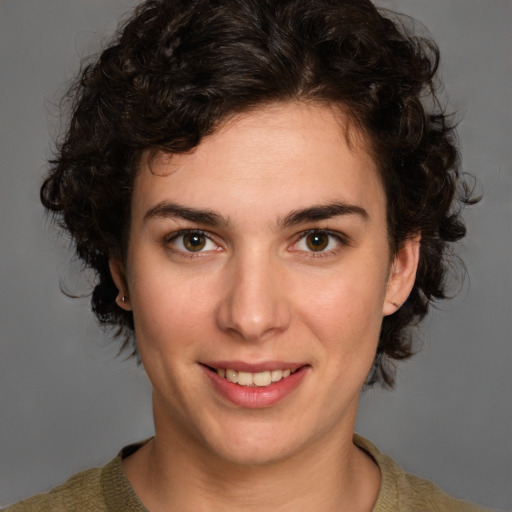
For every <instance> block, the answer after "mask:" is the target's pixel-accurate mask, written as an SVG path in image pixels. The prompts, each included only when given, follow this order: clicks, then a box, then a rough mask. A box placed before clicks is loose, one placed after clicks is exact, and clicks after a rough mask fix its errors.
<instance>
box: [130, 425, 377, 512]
mask: <svg viewBox="0 0 512 512" xmlns="http://www.w3.org/2000/svg"><path fill="white" fill-rule="evenodd" d="M167 426H168V425H161V427H162V428H160V429H159V428H158V423H157V428H156V431H157V435H156V436H155V438H154V439H153V440H152V441H151V442H150V443H148V444H147V445H146V446H144V447H143V448H141V449H140V450H139V451H137V452H136V453H135V454H134V455H132V456H131V457H129V458H128V459H126V460H125V462H124V468H125V471H126V474H127V476H128V479H129V480H130V482H131V484H132V486H133V487H134V490H135V492H136V493H137V494H138V496H139V497H140V499H141V501H142V502H143V503H144V505H145V506H146V508H147V509H148V510H149V511H150V512H161V511H162V512H163V511H165V512H174V511H176V512H177V511H180V512H184V511H189V510H190V511H192V510H194V511H195V510H201V511H204V512H210V511H218V510H223V511H225V512H232V511H239V510H244V511H247V512H252V511H253V510H254V511H258V512H261V511H267V510H269V511H270V510H272V511H279V512H291V511H294V512H297V511H300V510H322V511H324V512H331V511H332V512H335V511H336V512H340V511H345V510H346V511H350V512H369V511H371V510H372V508H373V504H374V503H375V501H376V499H377V495H378V490H379V487H380V472H379V469H378V467H377V466H376V464H375V463H374V462H373V460H372V459H370V457H369V456H368V455H366V454H365V453H364V452H362V451H361V450H360V449H359V448H357V447H356V446H355V445H354V444H353V442H352V429H347V431H346V432H332V433H330V434H329V435H327V436H326V435H323V436H322V437H321V439H320V440H318V441H317V442H314V443H311V444H310V445H309V446H307V447H306V448H304V449H302V450H301V451H300V452H297V453H295V454H294V455H293V456H287V457H286V458H283V459H282V460H275V461H273V462H270V463H268V464H260V465H243V464H239V463H233V462H232V461H229V460H226V459H223V458H221V457H215V456H212V454H211V453H210V452H208V453H207V452H206V451H205V450H204V447H203V446H200V445H198V444H197V443H191V442H184V440H183V437H182V435H176V432H174V431H173V430H172V429H169V428H165V427H167Z"/></svg>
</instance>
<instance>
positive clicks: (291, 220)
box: [279, 202, 370, 228]
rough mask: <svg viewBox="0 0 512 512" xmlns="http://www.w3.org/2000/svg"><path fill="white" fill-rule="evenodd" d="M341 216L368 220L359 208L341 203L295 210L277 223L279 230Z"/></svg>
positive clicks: (363, 211) (366, 213) (364, 211)
mask: <svg viewBox="0 0 512 512" xmlns="http://www.w3.org/2000/svg"><path fill="white" fill-rule="evenodd" d="M341 215H356V216H358V217H360V218H361V219H362V220H364V221H365V222H366V221H368V220H369V218H370V216H369V215H368V212H367V211H366V210H365V209H364V208H362V207H361V206H357V205H353V204H347V203H343V202H335V203H329V204H325V205H314V206H311V207H309V208H304V209H301V210H295V211H293V212H291V213H290V214H288V215H287V216H286V217H285V218H284V219H282V220H280V221H279V226H280V227H281V228H287V227H291V226H296V225H297V224H301V223H303V222H311V221H319V220H326V219H331V218H332V217H338V216H341Z"/></svg>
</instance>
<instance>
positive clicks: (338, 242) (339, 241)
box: [289, 229, 349, 258]
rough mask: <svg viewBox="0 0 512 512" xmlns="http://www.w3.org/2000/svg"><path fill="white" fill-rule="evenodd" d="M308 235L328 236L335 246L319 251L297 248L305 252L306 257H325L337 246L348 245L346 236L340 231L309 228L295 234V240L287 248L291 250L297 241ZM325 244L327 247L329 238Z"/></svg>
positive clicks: (329, 242)
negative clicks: (289, 247)
mask: <svg viewBox="0 0 512 512" xmlns="http://www.w3.org/2000/svg"><path fill="white" fill-rule="evenodd" d="M309 235H324V236H327V237H329V238H330V239H334V240H335V247H334V248H332V249H327V250H321V251H313V250H309V251H307V250H301V249H299V250H298V251H300V252H303V253H305V254H307V256H305V257H308V258H325V257H327V256H330V255H332V254H334V253H335V252H336V250H337V249H338V246H347V245H349V244H348V240H347V238H346V237H345V236H343V235H342V234H341V233H338V232H334V231H329V230H327V229H309V230H307V231H303V232H302V233H300V234H299V235H298V236H297V239H296V241H295V242H294V243H293V245H292V247H291V249H289V250H291V251H294V250H296V249H294V248H295V247H296V246H297V244H299V242H301V241H305V240H306V238H307V237H308V236H309ZM327 244H328V245H327V247H329V246H330V245H331V240H329V241H328V242H327Z"/></svg>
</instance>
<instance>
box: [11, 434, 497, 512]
mask: <svg viewBox="0 0 512 512" xmlns="http://www.w3.org/2000/svg"><path fill="white" fill-rule="evenodd" d="M354 442H355V444H356V445H357V446H359V447H360V448H362V449H363V450H364V451H366V452H367V453H368V454H369V455H370V456H371V457H372V458H373V459H374V460H375V461H376V462H377V464H378V466H379V468H380V471H381V475H382V482H381V488H380V492H379V496H378V498H377V503H376V504H375V507H374V509H373V512H486V509H483V508H479V507H477V506H475V505H472V504H471V503H468V502H466V501H460V500H456V499H454V498H451V497H450V496H448V495H447V494H445V493H444V492H443V491H441V490H440V489H439V488H437V487H436V486H435V485H434V484H432V483H431V482H429V481H428V480H424V479H423V478H419V477H417V476H414V475H410V474H407V473H404V472H403V471H402V470H401V469H400V467H399V466H398V465H397V464H396V463H395V462H394V461H393V460H392V459H391V458H389V457H387V456H386V455H383V454H381V453H380V452H379V450H378V449H377V448H376V447H375V446H374V445H373V444H372V443H370V441H368V440H367V439H364V438H363V437H361V436H358V435H357V434H356V435H355V436H354ZM142 444H143V443H137V444H135V445H130V446H127V447H126V448H124V449H123V450H122V451H121V452H120V453H119V455H118V456H117V457H116V458H115V459H113V460H112V461H110V462H109V463H108V464H107V465H106V466H103V467H102V468H95V469H89V470H87V471H83V472H82V473H78V474H76V475H75V476H73V477H71V478H70V479H69V480H68V481H67V482H66V483H65V484H63V485H61V486H59V487H56V488H55V489H53V490H52V491H50V492H49V493H46V494H39V495H37V496H34V497H32V498H29V499H27V500H24V501H22V502H20V503H17V504H15V505H12V506H10V507H7V508H6V509H4V512H127V511H132V512H148V511H147V509H146V508H145V507H144V506H143V505H142V503H141V502H140V500H139V498H138V497H137V495H136V494H135V492H134V490H133V488H132V486H131V485H130V483H129V482H128V479H127V478H126V476H125V474H124V472H123V468H122V465H121V461H122V459H123V458H124V457H127V456H128V455H130V454H131V453H133V452H134V451H136V450H137V449H138V448H139V447H140V446H141V445H142ZM311 512H321V511H311ZM347 512H349V511H347ZM487 512H489V511H487Z"/></svg>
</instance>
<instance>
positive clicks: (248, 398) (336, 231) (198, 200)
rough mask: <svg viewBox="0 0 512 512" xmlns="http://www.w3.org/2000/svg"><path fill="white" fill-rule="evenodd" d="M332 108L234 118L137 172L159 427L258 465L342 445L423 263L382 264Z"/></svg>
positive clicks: (140, 301)
mask: <svg viewBox="0 0 512 512" xmlns="http://www.w3.org/2000/svg"><path fill="white" fill-rule="evenodd" d="M344 123H345V120H344V118H343V115H342V114H341V113H340V112H339V111H338V110H334V109H329V108H327V107H320V106H312V105H305V104H280V105H274V106H269V107H266V108H262V109H260V110H257V111H254V112H251V113H247V114H244V115H239V116H238V117H235V118H233V119H231V120H230V121H229V122H227V123H226V124H225V125H223V126H222V127H221V128H220V129H218V131H217V132H216V133H215V134H214V135H212V136H210V137H207V138H206V139H204V140H203V142H201V144H200V145H199V146H198V147H197V148H196V149H195V150H194V151H193V152H191V153H189V154H183V155H175V156H172V157H167V156H164V155H160V156H157V157H156V158H155V159H154V160H152V161H151V164H149V163H148V161H147V160H144V159H143V161H142V165H141V170H140V173H139V174H138V176H137V178H136V180H135V185H134V191H133V200H132V221H131V228H130V238H129V249H128V256H127V262H126V265H125V266H124V267H122V266H121V265H120V264H118V263H116V262H111V268H112V270H113V275H114V279H115V280H116V283H118V285H119V287H120V288H123V291H124V292H125V294H126V295H127V297H128V300H127V301H126V302H125V303H122V304H120V306H121V307H124V308H126V309H131V310H132V311H133V315H134V320H135V331H136V337H137V342H138V346H139V351H140V356H141V358H142V362H143V364H144V367H145V369H146V371H147V373H148V375H149V378H150V380H151V382H152V384H153V387H154V414H155V425H156V432H157V436H158V435H167V436H169V437H172V438H173V439H178V440H179V441H180V442H181V443H182V444H183V445H184V446H188V447H189V448H190V450H192V451H196V452H201V453H202V454H203V455H204V454H206V455H207V456H211V457H220V458H221V459H224V460H228V461H232V462H237V463H242V464H263V463H268V462H270V461H277V460H282V459H285V458H290V457H293V456H294V455H296V454H299V453H303V452H306V451H307V450H313V449H314V450H316V451H317V452H318V450H321V449H329V447H331V448H332V446H333V443H335V444H336V445H339V444H340V440H342V439H349V440H350V439H351V436H352V432H353V427H354V421H355V414H356V409H357V401H358V395H359V392H360V390H361V387H362V385H363V383H364V381H365V378H366V376H367V374H368V372H369V369H370V367H371V365H372V361H373V358H374V355H375V351H376V347H377V343H378V338H379V331H380V327H381V322H382V317H383V316H384V315H386V314H390V313H392V312H394V311H395V310H396V306H395V305H393V303H397V304H400V303H401V302H403V301H404V300H405V298H406V297H407V295H408V293H409V291H410V288H411V286H412V282H413V280H414V271H415V266H416V260H417V250H416V248H415V245H414V244H413V243H412V242H410V243H407V244H406V245H405V247H404V248H403V249H402V250H401V251H400V252H399V254H398V255H396V257H394V258H392V257H391V255H390V252H389V244H388V238H387V229H386V199H385V194H384V191H383V187H382V184H381V181H380V178H379V175H378V172H377V169H376V165H375V163H374V162H373V160H372V158H371V157H370V156H369V154H368V152H367V151H366V150H365V145H364V140H363V138H362V137H358V136H357V133H355V132H354V131H353V130H352V132H351V133H352V136H351V139H350V140H351V142H350V143H348V142H347V138H346V132H347V131H346V126H345V125H344Z"/></svg>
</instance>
